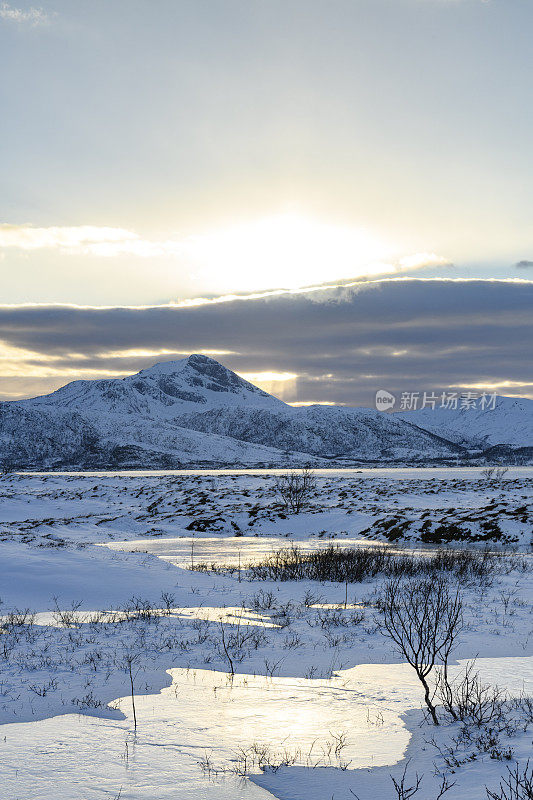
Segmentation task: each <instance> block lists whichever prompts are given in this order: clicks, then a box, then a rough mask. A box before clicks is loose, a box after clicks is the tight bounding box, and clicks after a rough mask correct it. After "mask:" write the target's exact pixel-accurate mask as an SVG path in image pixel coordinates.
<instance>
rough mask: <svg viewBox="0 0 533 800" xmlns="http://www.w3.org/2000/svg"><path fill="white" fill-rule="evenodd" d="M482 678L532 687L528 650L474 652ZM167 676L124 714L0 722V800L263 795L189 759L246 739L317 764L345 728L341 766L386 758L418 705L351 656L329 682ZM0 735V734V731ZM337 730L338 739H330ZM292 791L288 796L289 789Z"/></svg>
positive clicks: (409, 678)
mask: <svg viewBox="0 0 533 800" xmlns="http://www.w3.org/2000/svg"><path fill="white" fill-rule="evenodd" d="M478 666H479V667H480V669H481V672H482V676H483V678H484V679H486V680H488V681H490V682H494V683H497V684H499V685H501V686H504V687H506V688H508V689H509V690H511V691H515V692H520V691H521V690H524V691H526V692H532V691H533V659H531V658H513V659H481V660H480V661H479V662H478ZM169 672H170V674H171V675H172V680H173V682H172V685H171V686H169V687H168V688H166V689H163V691H162V692H161V693H160V694H157V695H148V696H144V697H142V696H141V697H138V698H137V699H136V708H137V717H138V720H139V727H138V731H137V737H136V738H133V736H132V724H131V719H130V718H129V715H130V709H131V701H130V699H129V698H121V699H120V700H118V701H117V705H118V706H119V707H120V708H121V710H122V711H123V712H124V713H125V714H126V715H127V716H128V718H127V719H126V720H125V721H115V720H102V719H97V718H95V717H83V716H74V715H72V714H69V715H65V716H61V717H55V718H53V719H48V720H44V721H42V722H34V723H18V724H9V725H4V726H3V727H2V742H1V743H0V757H1V758H2V768H3V776H2V782H1V784H0V800H14V798H29V797H35V798H37V797H38V798H39V800H57V798H58V797H65V798H68V800H93V798H94V800H96V799H97V798H98V799H99V798H105V797H107V798H109V797H111V798H114V797H116V796H117V795H118V793H119V791H120V790H121V795H120V797H121V800H154V798H156V797H157V800H167V798H168V800H170V798H172V800H185V798H187V800H189V798H194V800H266V798H268V797H270V795H269V794H268V793H267V792H265V791H264V790H262V789H260V788H258V787H257V786H255V785H254V784H252V783H250V782H248V781H244V782H242V781H240V780H239V779H238V778H237V777H236V776H233V775H231V774H230V775H226V776H225V777H224V778H218V777H217V778H213V779H211V778H209V776H208V775H206V774H205V773H204V772H203V771H202V769H201V768H200V762H202V760H204V759H205V757H206V755H207V756H208V757H209V759H210V760H211V762H212V763H214V764H215V765H217V764H230V763H231V762H232V760H233V761H235V759H236V757H237V754H238V752H239V750H240V749H241V748H248V747H250V745H252V744H253V743H258V744H259V745H261V746H267V747H270V748H271V749H272V750H273V751H274V752H279V751H280V750H281V749H283V748H284V747H286V748H288V749H289V750H291V751H292V752H295V751H298V752H299V753H300V754H301V755H300V763H303V764H306V765H307V764H312V765H314V764H317V765H320V764H321V763H327V758H328V744H327V742H328V741H329V742H331V741H335V740H338V736H339V734H343V733H344V734H346V746H345V747H344V748H343V750H342V760H343V762H344V763H347V762H350V768H351V769H353V768H356V767H372V766H380V765H384V766H386V765H392V764H394V763H396V762H397V761H398V760H399V759H400V758H401V757H402V755H403V752H404V750H405V748H406V746H407V743H408V740H409V732H408V731H407V730H406V728H405V727H404V725H403V723H402V720H401V718H400V715H401V714H402V713H403V712H404V711H405V710H407V709H408V708H412V707H419V705H420V688H419V685H418V684H417V681H416V678H415V677H414V675H413V672H412V670H411V669H410V668H409V667H407V666H405V665H375V664H374V665H371V666H365V665H362V666H358V667H355V668H353V669H349V670H343V671H341V672H339V673H338V674H337V675H336V676H335V677H333V678H332V679H331V680H325V679H319V680H310V679H304V678H284V677H280V678H265V677H256V676H251V675H238V676H235V677H234V679H233V680H230V678H229V676H227V675H225V674H223V673H220V672H213V671H209V670H186V669H173V670H170V671H169ZM4 737H5V738H4ZM336 737H337V739H336ZM295 800H299V798H295Z"/></svg>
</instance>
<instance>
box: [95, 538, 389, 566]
mask: <svg viewBox="0 0 533 800" xmlns="http://www.w3.org/2000/svg"><path fill="white" fill-rule="evenodd" d="M332 543H333V544H338V545H339V546H341V547H357V546H358V545H364V546H365V547H372V546H376V547H383V546H387V545H386V544H385V545H384V544H383V542H372V541H370V540H367V539H349V538H343V539H333V540H332V539H309V540H305V541H297V542H291V541H289V540H288V539H286V538H285V537H281V536H276V537H273V536H234V537H218V538H215V537H198V538H196V537H192V536H183V537H179V538H175V539H171V538H165V539H136V540H134V541H124V542H106V543H105V545H104V546H105V547H109V548H110V549H111V550H125V551H127V552H136V551H139V552H141V553H151V554H152V555H154V556H159V558H162V559H163V560H164V561H169V562H170V563H171V564H174V565H175V566H177V567H185V568H187V567H191V566H198V564H207V565H211V564H216V565H217V566H219V567H237V568H239V567H242V568H244V567H245V566H246V565H247V564H255V563H257V562H259V561H262V560H263V559H264V558H266V557H267V556H269V555H271V554H272V553H273V552H275V551H276V550H279V549H280V548H286V547H291V545H293V544H294V545H296V546H297V547H298V548H300V549H301V550H303V551H305V552H314V551H315V550H322V549H324V548H326V547H330V546H331V544H332Z"/></svg>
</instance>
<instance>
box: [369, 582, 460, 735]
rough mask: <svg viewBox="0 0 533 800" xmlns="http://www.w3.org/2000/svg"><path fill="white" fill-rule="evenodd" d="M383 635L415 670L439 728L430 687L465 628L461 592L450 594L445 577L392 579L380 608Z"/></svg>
mask: <svg viewBox="0 0 533 800" xmlns="http://www.w3.org/2000/svg"><path fill="white" fill-rule="evenodd" d="M378 607H379V610H380V612H381V613H380V617H379V618H378V624H379V629H380V631H381V632H382V633H383V634H384V635H386V636H388V637H389V638H391V639H392V641H393V642H394V644H395V645H396V648H397V649H398V652H399V653H400V654H401V655H402V656H403V657H404V658H405V659H406V661H407V663H408V664H410V665H411V666H412V667H413V669H414V670H415V672H416V674H417V677H418V679H419V681H420V682H421V684H422V686H423V688H424V701H425V703H426V706H427V708H428V711H429V713H430V715H431V719H432V720H433V723H434V724H435V725H438V724H439V721H438V718H437V712H436V710H435V705H434V703H433V697H432V693H431V690H430V687H429V684H428V680H427V679H428V676H429V674H430V673H431V671H432V670H433V667H434V666H435V664H436V663H437V662H438V661H442V662H443V663H444V666H445V667H446V665H447V663H448V658H449V655H450V652H451V650H452V648H453V646H454V643H455V642H456V640H457V638H458V636H459V634H460V632H461V630H462V627H463V606H462V602H461V598H460V596H459V591H458V590H456V591H455V592H453V591H451V590H450V587H449V584H448V581H447V580H446V578H445V577H437V578H434V579H431V580H413V579H411V580H408V581H405V582H402V581H401V580H400V579H396V578H394V579H392V580H389V581H387V583H386V584H385V589H384V594H383V597H382V598H381V599H380V601H379V604H378Z"/></svg>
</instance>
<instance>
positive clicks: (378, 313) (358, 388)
mask: <svg viewBox="0 0 533 800" xmlns="http://www.w3.org/2000/svg"><path fill="white" fill-rule="evenodd" d="M532 338H533V282H531V281H526V280H507V281H499V280H486V281H482V280H443V279H425V280H421V279H416V278H410V279H406V278H395V279H389V280H379V281H368V282H360V283H357V284H353V285H351V286H338V287H334V288H328V289H322V290H320V291H314V292H305V291H299V292H285V293H277V294H270V295H266V296H262V297H258V296H255V297H249V298H240V299H233V300H226V301H225V302H220V303H206V304H200V305H193V306H186V307H183V306H181V307H180V306H176V305H173V304H167V305H159V306H151V307H144V308H137V307H116V308H98V307H95V308H90V307H85V308H83V307H79V306H69V305H63V306H46V305H20V306H17V305H12V306H7V305H5V306H0V342H4V355H5V358H4V359H3V360H2V359H1V358H0V378H1V376H4V377H3V379H2V380H1V384H2V385H1V386H0V391H3V392H4V396H5V397H8V396H9V397H13V396H14V395H13V393H12V392H13V391H14V390H13V387H17V386H22V383H21V382H22V381H25V383H24V387H23V389H21V391H23V392H24V393H25V394H31V393H32V392H33V393H39V392H40V391H41V387H45V388H43V391H49V389H50V388H56V387H57V386H59V385H62V384H63V383H66V382H67V381H68V380H73V379H74V378H76V377H106V376H110V375H117V376H119V375H124V374H127V373H132V372H136V371H138V370H139V369H142V368H144V367H147V366H149V365H151V364H153V363H155V362H156V361H168V360H172V359H179V358H183V357H184V355H185V354H188V353H192V352H198V351H203V352H206V353H211V354H212V355H213V357H214V358H217V359H218V360H220V361H222V362H223V363H225V364H227V366H229V367H231V368H232V369H235V370H236V371H238V372H240V373H245V374H250V373H254V374H257V373H263V374H264V373H270V374H269V375H268V376H267V377H268V379H269V380H271V381H272V382H274V381H275V380H276V379H277V376H279V375H280V374H281V375H282V376H284V377H285V376H286V375H287V374H290V376H291V377H290V380H285V381H280V380H279V378H278V382H277V385H278V387H279V388H280V389H281V388H282V389H283V393H284V399H285V400H288V401H292V402H308V401H319V402H335V403H345V404H347V405H369V404H371V403H372V401H373V395H374V393H375V391H376V390H377V389H378V388H385V389H388V390H389V391H393V392H397V391H424V390H433V389H435V390H438V389H444V388H447V387H450V386H455V387H460V388H464V387H468V386H472V385H476V386H484V385H485V386H489V385H490V386H491V385H502V389H503V390H505V392H506V393H507V394H515V395H528V396H533V370H531V368H530V367H529V366H528V365H530V363H531V353H530V342H531V340H532ZM0 356H1V352H0ZM2 365H3V366H2ZM293 376H295V377H293ZM32 379H33V380H34V382H35V383H34V386H35V388H34V389H32V388H31V387H30V384H29V383H28V381H30V382H31V380H32ZM51 379H53V386H52V385H51V384H50V380H51ZM45 384H46V386H45ZM282 384H283V385H282ZM273 385H274V383H273ZM10 392H11V394H9V393H10ZM291 393H292V394H291Z"/></svg>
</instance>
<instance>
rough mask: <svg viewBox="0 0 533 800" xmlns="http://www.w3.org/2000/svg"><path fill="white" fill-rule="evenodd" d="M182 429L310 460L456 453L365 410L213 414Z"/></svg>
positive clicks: (186, 420) (189, 419) (185, 420)
mask: <svg viewBox="0 0 533 800" xmlns="http://www.w3.org/2000/svg"><path fill="white" fill-rule="evenodd" d="M180 422H181V424H182V425H183V426H184V427H186V428H194V429H195V430H198V431H203V432H205V433H217V434H223V435H225V436H231V437H233V438H235V439H240V440H243V441H247V442H255V443H256V444H269V445H270V446H273V447H277V448H279V449H280V450H283V451H293V450H299V451H304V452H306V453H310V454H312V455H315V456H323V457H326V458H332V457H348V458H350V457H352V458H366V459H384V460H387V459H388V458H403V457H410V456H411V457H412V456H414V455H415V454H416V453H420V454H424V455H425V456H427V457H442V456H446V455H450V453H452V452H455V451H457V450H459V448H454V447H453V445H450V443H449V442H445V441H443V440H442V439H440V438H439V437H438V436H435V435H433V434H431V433H426V432H425V431H421V430H419V429H418V428H416V427H413V426H411V425H409V424H408V423H405V422H404V421H402V420H399V419H395V418H394V417H392V416H391V415H386V414H382V413H380V412H379V411H374V410H373V409H370V408H342V407H331V406H319V405H317V406H310V407H308V408H298V409H295V408H291V407H286V408H285V409H281V410H277V409H273V410H270V409H268V410H260V411H258V410H255V409H248V408H245V409H239V410H236V409H216V410H211V411H205V412H201V411H199V412H196V413H195V414H187V415H184V416H183V417H181V418H180Z"/></svg>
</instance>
